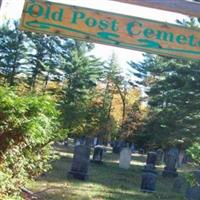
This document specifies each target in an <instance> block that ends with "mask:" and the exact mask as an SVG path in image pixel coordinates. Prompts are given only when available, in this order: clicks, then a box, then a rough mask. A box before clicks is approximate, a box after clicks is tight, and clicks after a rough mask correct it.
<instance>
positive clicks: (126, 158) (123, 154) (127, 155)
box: [119, 147, 131, 169]
mask: <svg viewBox="0 0 200 200" xmlns="http://www.w3.org/2000/svg"><path fill="white" fill-rule="evenodd" d="M130 162H131V150H130V148H128V147H125V148H123V149H122V150H121V151H120V159H119V167H120V168H123V169H128V168H129V167H130Z"/></svg>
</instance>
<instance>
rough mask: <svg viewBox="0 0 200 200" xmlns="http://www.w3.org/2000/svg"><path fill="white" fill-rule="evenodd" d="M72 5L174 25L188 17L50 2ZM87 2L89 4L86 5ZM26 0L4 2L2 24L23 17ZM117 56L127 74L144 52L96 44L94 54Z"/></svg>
mask: <svg viewBox="0 0 200 200" xmlns="http://www.w3.org/2000/svg"><path fill="white" fill-rule="evenodd" d="M50 1H54V2H60V3H64V4H70V5H78V6H81V7H88V8H94V9H98V10H104V11H109V12H115V13H120V14H126V15H130V16H136V17H142V18H146V19H152V20H156V21H162V22H168V23H172V24H174V23H175V21H176V19H180V20H182V19H184V18H186V16H184V15H182V14H178V13H173V12H167V11H161V10H158V9H150V8H146V7H141V6H134V5H130V4H124V3H119V2H113V1H109V0H50ZM86 2H87V3H86ZM23 4H24V0H3V4H2V8H1V10H0V22H1V21H2V19H4V18H7V19H8V18H9V19H19V18H20V17H21V13H22V9H23ZM113 52H114V53H115V54H116V55H117V60H118V63H119V65H120V67H121V69H122V70H123V71H124V73H126V71H128V70H129V66H128V64H127V61H131V60H132V61H134V62H140V61H142V60H143V52H138V51H133V50H128V49H123V48H117V47H111V46H107V45H100V44H96V45H95V49H94V50H93V53H94V54H95V55H96V56H97V57H100V58H102V59H103V60H106V59H108V58H109V57H110V56H111V55H112V53H113Z"/></svg>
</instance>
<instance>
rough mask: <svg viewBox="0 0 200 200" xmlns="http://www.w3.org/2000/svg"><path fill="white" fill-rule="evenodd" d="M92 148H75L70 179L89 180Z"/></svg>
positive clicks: (82, 146)
mask: <svg viewBox="0 0 200 200" xmlns="http://www.w3.org/2000/svg"><path fill="white" fill-rule="evenodd" d="M89 158H90V148H89V146H87V145H78V146H75V150H74V156H73V160H72V166H71V170H70V171H69V172H68V176H69V177H74V178H77V179H81V180H85V179H88V167H89Z"/></svg>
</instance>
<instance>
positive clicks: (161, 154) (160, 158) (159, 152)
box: [156, 149, 164, 165]
mask: <svg viewBox="0 0 200 200" xmlns="http://www.w3.org/2000/svg"><path fill="white" fill-rule="evenodd" d="M156 153H157V162H156V164H157V165H161V164H162V163H163V157H164V151H163V150H162V149H158V150H157V151H156Z"/></svg>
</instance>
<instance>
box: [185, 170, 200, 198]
mask: <svg viewBox="0 0 200 200" xmlns="http://www.w3.org/2000/svg"><path fill="white" fill-rule="evenodd" d="M192 174H193V178H194V180H195V181H194V182H196V184H195V185H194V186H189V187H188V188H187V190H186V194H185V197H186V199H187V200H200V170H196V171H193V172H192Z"/></svg>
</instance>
